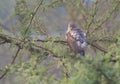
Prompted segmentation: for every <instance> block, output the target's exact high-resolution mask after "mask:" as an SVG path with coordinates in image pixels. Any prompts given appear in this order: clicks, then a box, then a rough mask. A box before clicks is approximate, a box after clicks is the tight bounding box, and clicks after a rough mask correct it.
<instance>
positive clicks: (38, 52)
mask: <svg viewBox="0 0 120 84" xmlns="http://www.w3.org/2000/svg"><path fill="white" fill-rule="evenodd" d="M41 1H42V0H38V1H37V0H16V6H15V15H17V17H18V23H19V26H18V27H16V28H18V29H19V31H18V32H20V37H19V38H17V37H16V36H14V38H13V37H11V36H9V37H8V36H6V35H4V33H3V32H2V30H1V29H0V41H1V43H2V42H4V41H6V39H7V38H9V39H7V42H6V43H10V49H11V50H12V49H14V47H15V46H17V48H20V52H18V54H17V53H16V47H15V52H14V53H12V54H15V56H16V58H17V57H19V58H18V59H17V60H16V58H15V57H13V59H15V60H16V63H11V64H9V66H8V68H9V69H10V70H9V74H7V75H9V76H11V75H15V77H13V79H14V83H15V84H120V66H119V65H120V33H119V32H120V28H119V27H120V26H119V23H120V21H119V20H118V18H116V17H117V15H118V16H119V12H120V10H119V8H120V6H119V4H118V2H119V0H112V1H110V0H95V1H93V2H91V3H90V4H87V3H86V2H85V0H43V2H42V3H41V4H39V3H40V2H41ZM38 5H40V7H39V8H38V10H37V11H35V10H36V8H37V7H38ZM104 6H105V7H104ZM57 8H62V9H64V10H63V11H66V12H67V15H66V16H67V18H70V19H72V20H75V21H76V23H77V24H78V26H79V27H83V29H84V30H85V31H86V33H87V42H88V47H89V46H90V47H89V48H87V49H88V50H86V52H87V53H86V56H85V57H82V56H80V55H77V56H75V55H74V53H72V51H71V50H70V49H69V47H68V44H67V43H66V41H64V38H63V35H65V32H63V33H62V34H61V35H60V32H59V31H57V32H54V30H55V28H56V29H58V30H62V29H61V27H62V26H61V23H64V20H65V19H66V17H64V18H65V19H64V18H62V19H63V20H62V21H63V22H62V21H61V22H60V23H57V20H56V19H57V18H59V19H60V20H61V17H59V16H60V15H61V14H62V13H63V11H61V10H60V12H59V13H60V15H58V13H56V12H54V11H58V10H57ZM35 12H36V14H35ZM34 14H35V15H34ZM49 14H55V15H56V16H55V17H53V16H49ZM33 15H34V17H33ZM63 15H64V14H63ZM68 16H69V17H68ZM51 17H52V19H51ZM48 19H49V20H48ZM47 21H48V22H47ZM52 21H53V24H51V22H52ZM65 21H66V20H65ZM66 22H67V21H66ZM107 23H108V25H107ZM65 24H66V23H64V25H65ZM109 24H110V25H111V26H109ZM52 25H54V27H55V28H54V27H53V26H52ZM58 25H60V27H59V26H58ZM26 30H28V31H27V32H26ZM65 30H66V29H64V30H63V31H65ZM34 33H35V34H34ZM32 35H33V36H34V37H33V38H32V37H31V36H32ZM3 39H4V40H3ZM8 51H9V50H8ZM16 54H17V55H16ZM24 57H27V59H25V58H24Z"/></svg>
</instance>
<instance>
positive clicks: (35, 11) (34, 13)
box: [25, 0, 43, 34]
mask: <svg viewBox="0 0 120 84" xmlns="http://www.w3.org/2000/svg"><path fill="white" fill-rule="evenodd" d="M42 3H43V0H41V2H40V3H39V4H38V6H37V7H36V8H35V10H34V12H33V14H32V17H31V19H30V23H29V24H28V26H27V29H26V30H25V34H26V33H27V32H28V30H29V29H30V25H31V23H32V21H33V18H34V17H35V15H36V13H37V11H38V9H39V8H40V6H41V5H42Z"/></svg>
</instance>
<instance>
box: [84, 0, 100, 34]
mask: <svg viewBox="0 0 120 84" xmlns="http://www.w3.org/2000/svg"><path fill="white" fill-rule="evenodd" d="M97 4H98V1H96V2H95V3H94V9H93V14H92V19H91V21H90V23H89V24H88V28H87V33H86V34H87V36H88V34H89V32H90V26H91V25H92V23H93V21H94V17H95V15H96V12H97Z"/></svg>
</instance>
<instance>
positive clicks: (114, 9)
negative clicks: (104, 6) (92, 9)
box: [91, 1, 120, 34]
mask: <svg viewBox="0 0 120 84" xmlns="http://www.w3.org/2000/svg"><path fill="white" fill-rule="evenodd" d="M119 4H120V1H119V2H118V3H117V5H116V6H115V8H114V9H113V10H112V11H111V13H110V15H109V17H107V18H105V20H104V21H102V22H101V24H100V25H98V26H97V27H96V28H95V29H94V30H93V31H92V32H91V34H93V33H94V32H95V31H96V30H98V29H99V28H100V27H101V26H102V25H103V24H104V23H105V22H106V21H107V20H108V19H109V18H110V17H111V16H112V14H113V13H114V11H115V10H116V9H117V7H118V6H119Z"/></svg>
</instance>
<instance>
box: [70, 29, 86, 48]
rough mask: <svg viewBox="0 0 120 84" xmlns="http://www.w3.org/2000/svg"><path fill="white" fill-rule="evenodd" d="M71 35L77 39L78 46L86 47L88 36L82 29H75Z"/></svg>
mask: <svg viewBox="0 0 120 84" xmlns="http://www.w3.org/2000/svg"><path fill="white" fill-rule="evenodd" d="M70 34H71V36H72V37H73V38H74V39H75V41H76V43H77V45H78V46H81V47H84V46H86V34H85V32H83V31H82V30H81V29H73V30H71V32H70Z"/></svg>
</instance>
